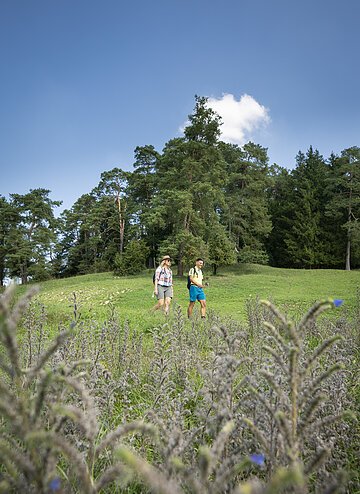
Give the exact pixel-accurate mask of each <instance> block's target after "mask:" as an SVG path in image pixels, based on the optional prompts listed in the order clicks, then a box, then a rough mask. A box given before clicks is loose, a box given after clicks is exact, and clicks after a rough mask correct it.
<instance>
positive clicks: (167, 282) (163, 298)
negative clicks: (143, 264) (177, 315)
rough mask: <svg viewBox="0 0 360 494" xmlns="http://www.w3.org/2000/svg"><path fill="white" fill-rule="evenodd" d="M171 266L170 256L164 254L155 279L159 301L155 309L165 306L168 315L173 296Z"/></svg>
mask: <svg viewBox="0 0 360 494" xmlns="http://www.w3.org/2000/svg"><path fill="white" fill-rule="evenodd" d="M170 266H171V258H170V256H164V257H163V258H162V259H161V262H160V265H159V266H158V267H157V269H156V271H155V279H154V285H155V286H154V293H155V295H156V297H157V300H158V302H157V304H156V305H155V307H154V308H153V310H154V311H155V310H158V309H162V308H164V312H165V315H166V316H167V315H168V314H169V309H170V302H171V299H172V298H173V277H172V271H171V267H170Z"/></svg>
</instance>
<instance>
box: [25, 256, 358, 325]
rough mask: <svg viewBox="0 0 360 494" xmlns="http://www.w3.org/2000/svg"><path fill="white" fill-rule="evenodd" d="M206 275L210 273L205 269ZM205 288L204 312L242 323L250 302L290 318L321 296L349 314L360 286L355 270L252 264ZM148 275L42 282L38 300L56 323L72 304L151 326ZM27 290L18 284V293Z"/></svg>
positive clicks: (155, 316)
mask: <svg viewBox="0 0 360 494" xmlns="http://www.w3.org/2000/svg"><path fill="white" fill-rule="evenodd" d="M205 275H208V273H207V272H206V269H205ZM207 280H208V282H209V287H208V288H207V289H206V295H207V304H208V310H211V311H215V312H216V313H217V314H218V315H220V316H221V317H231V318H234V319H238V320H243V319H245V317H246V303H247V301H249V300H251V299H256V298H257V297H259V298H260V299H264V298H265V299H269V300H271V301H273V302H274V303H275V304H276V305H278V306H279V307H280V308H281V309H282V310H284V311H285V312H287V313H288V314H290V315H291V316H292V317H294V318H296V316H297V315H298V314H300V313H303V312H304V311H306V310H307V309H308V308H309V307H310V306H311V305H312V304H313V303H314V302H315V301H317V300H320V299H324V298H329V297H330V298H339V299H343V300H344V306H343V310H346V311H351V312H352V311H353V310H354V309H355V307H356V305H357V302H356V301H357V292H358V288H359V287H360V272H359V271H350V272H349V271H341V270H296V269H281V268H273V267H269V266H260V265H254V264H248V265H241V266H236V267H233V268H226V269H225V268H224V269H222V270H220V272H219V275H217V276H211V275H210V276H208V277H207ZM152 289H153V285H152V271H147V272H144V273H142V274H141V275H138V276H131V277H114V276H113V274H112V273H98V274H91V275H83V276H77V277H73V278H66V279H59V280H51V281H46V282H43V283H41V284H40V293H39V295H38V297H37V300H39V301H40V302H41V303H42V304H44V306H45V308H46V312H47V314H48V316H49V318H50V319H52V320H53V322H54V323H59V322H64V321H66V320H71V319H72V318H73V310H74V304H76V307H77V311H78V312H79V313H81V318H82V319H95V320H99V319H100V320H101V319H103V318H105V317H107V315H108V314H109V311H110V310H113V309H114V310H115V311H116V312H117V314H118V315H119V317H120V319H121V320H125V319H127V320H129V321H130V322H132V323H136V325H137V326H140V327H144V328H145V329H146V328H149V327H152V326H153V325H154V324H158V323H159V322H160V321H162V318H163V315H162V314H160V313H152V312H151V308H152V306H153V305H154V304H155V299H154V298H152ZM25 290H26V287H25V286H21V287H20V289H19V292H20V293H22V292H24V291H25ZM173 302H174V303H173V308H174V307H176V306H180V307H181V309H182V311H183V312H185V309H186V307H187V304H188V291H187V289H186V277H185V276H183V277H182V278H177V277H175V281H174V301H173Z"/></svg>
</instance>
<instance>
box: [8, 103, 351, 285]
mask: <svg viewBox="0 0 360 494" xmlns="http://www.w3.org/2000/svg"><path fill="white" fill-rule="evenodd" d="M220 127H221V118H220V117H219V116H218V115H217V114H216V113H215V112H214V111H213V110H212V109H210V108H209V107H208V105H207V99H206V98H204V97H198V96H196V97H195V108H194V112H193V113H192V114H191V115H189V120H188V125H187V127H186V128H185V129H184V136H183V137H180V138H173V139H170V140H169V141H168V142H167V143H166V144H165V146H164V149H163V151H162V152H161V153H160V152H158V151H156V150H155V149H154V147H153V146H152V145H146V146H138V147H137V148H136V149H135V162H134V164H133V168H134V169H133V171H125V170H122V169H121V168H118V167H115V168H113V169H112V170H109V171H104V172H103V173H102V174H101V177H100V181H99V184H98V185H97V187H95V188H94V189H93V190H92V191H90V192H89V193H87V194H84V195H82V196H81V197H80V198H79V199H78V200H77V201H76V202H75V204H74V205H73V206H72V207H71V208H70V209H69V210H65V211H64V212H63V213H62V214H61V216H60V218H55V215H54V209H55V208H56V207H57V206H59V205H60V204H61V202H60V201H51V200H50V199H49V193H50V191H48V190H45V189H41V188H39V189H35V190H30V192H29V193H28V194H25V195H19V194H11V195H10V198H9V200H7V199H6V198H5V197H1V196H0V278H1V284H3V283H4V280H5V278H6V277H7V276H9V277H19V278H20V279H21V280H22V282H23V283H26V282H27V281H28V280H29V279H33V280H41V279H46V278H50V277H54V276H55V277H62V276H72V275H77V274H84V273H92V272H100V271H108V270H114V271H115V272H117V273H118V274H133V273H135V272H138V271H140V270H141V269H143V268H145V267H153V266H154V265H156V264H157V261H158V259H159V257H160V256H161V255H162V254H164V253H169V254H170V255H171V256H172V257H173V258H174V260H175V261H176V264H177V270H178V274H179V275H182V274H183V272H184V269H186V268H187V267H189V266H191V265H192V263H193V261H194V259H195V258H196V257H198V256H201V257H203V258H205V259H206V260H207V261H208V264H209V265H211V267H212V271H213V273H214V274H216V273H217V270H218V268H219V267H220V266H224V265H229V264H233V263H236V262H254V263H269V264H271V265H273V266H279V267H296V268H345V269H350V268H358V267H359V266H360V224H359V218H360V149H359V148H358V147H351V148H348V149H345V150H343V151H342V152H341V154H340V156H336V155H331V156H330V157H329V159H327V160H326V159H324V158H323V157H322V156H321V155H320V154H319V152H318V151H317V150H316V149H313V147H312V146H310V147H309V149H308V151H307V152H306V154H303V153H302V152H299V153H298V155H297V157H296V166H295V168H294V169H293V170H291V171H289V170H286V169H285V168H283V167H281V166H278V165H269V159H268V156H267V149H266V148H263V147H262V146H260V145H259V144H254V143H252V142H248V143H247V144H245V145H244V146H243V147H239V146H237V145H233V144H227V143H224V142H222V141H221V140H220Z"/></svg>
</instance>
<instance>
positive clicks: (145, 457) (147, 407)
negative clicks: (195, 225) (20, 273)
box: [0, 266, 360, 494]
mask: <svg viewBox="0 0 360 494" xmlns="http://www.w3.org/2000/svg"><path fill="white" fill-rule="evenodd" d="M286 274H287V277H285V275H286ZM334 274H335V277H334V278H333V276H332V275H333V273H330V272H325V271H324V272H314V273H312V275H311V276H309V273H308V272H299V273H297V272H285V271H283V270H273V269H270V268H264V267H261V268H259V267H256V266H247V267H243V268H242V270H241V272H234V271H228V272H226V273H225V272H224V273H223V274H222V276H219V277H214V278H211V279H210V287H209V290H208V299H209V305H210V306H212V310H210V311H209V316H208V318H207V320H206V321H205V322H203V321H201V320H200V319H199V318H198V314H197V313H195V317H194V319H192V320H191V321H188V320H187V319H185V318H184V316H183V314H184V306H185V307H186V291H185V290H184V288H182V289H181V292H180V290H179V291H178V293H177V295H176V297H177V299H176V300H175V301H174V303H173V306H172V313H171V316H170V317H169V318H168V319H165V318H164V316H163V315H162V314H159V313H157V314H150V313H149V311H148V309H150V307H151V306H152V304H153V300H152V298H151V276H149V274H146V276H145V275H143V276H139V277H134V278H125V279H114V278H112V277H111V276H110V275H107V274H103V275H97V276H83V277H77V278H74V279H68V280H60V281H56V282H55V281H54V282H47V283H45V284H44V285H43V286H42V287H41V288H42V290H41V292H40V294H38V295H36V293H34V292H33V293H27V295H26V296H25V298H22V299H18V297H17V302H16V301H15V300H14V298H13V294H12V293H11V290H9V291H7V292H5V293H4V294H3V295H2V296H1V298H0V344H1V349H0V357H1V358H0V367H1V371H0V372H1V381H0V417H1V418H0V428H1V438H2V439H1V440H0V464H1V465H0V492H6V493H7V492H25V493H27V492H29V493H33V492H34V493H50V492H58V493H70V492H71V493H72V492H74V493H76V492H79V493H96V492H102V493H117V492H119V493H120V492H122V493H129V494H130V493H140V492H141V493H142V492H149V491H151V492H156V493H157V492H159V493H160V492H161V493H168V494H170V493H171V494H173V493H175V494H176V493H183V492H187V493H196V494H197V493H198V494H200V493H210V494H212V493H214V494H215V493H217V494H220V493H227V492H228V493H233V494H235V493H238V494H240V493H242V494H247V493H248V494H257V493H259V494H260V493H274V494H275V493H279V492H292V493H299V494H305V493H312V492H318V493H320V492H321V493H325V492H326V493H327V492H328V493H330V492H344V493H352V494H353V493H356V492H358V490H357V489H358V486H359V483H360V477H359V473H358V471H357V463H356V462H357V453H358V444H359V439H360V433H359V423H358V422H357V421H356V414H357V413H358V412H359V404H360V403H359V402H360V389H359V383H358V379H357V376H358V371H359V343H360V341H359V332H358V327H359V323H360V314H359V311H358V309H357V308H358V306H359V300H358V299H357V298H356V297H357V295H356V289H355V288H356V280H357V278H356V277H355V275H356V273H343V274H344V275H349V274H351V276H352V278H351V279H349V278H346V277H344V278H342V276H341V275H340V274H339V273H338V274H339V275H337V274H336V273H334ZM282 278H283V281H281V280H282ZM300 280H301V281H300ZM354 281H355V284H354V283H353V282H354ZM275 282H276V286H277V287H279V290H277V289H276V290H275V289H273V288H271V287H272V284H273V283H275ZM320 282H321V283H320ZM184 285H185V279H183V280H181V286H182V287H184ZM301 286H302V287H303V288H302V293H301V297H303V298H302V299H301V298H300V299H299V298H297V297H298V296H299V295H298V294H299V291H300V290H301ZM140 287H141V288H140ZM226 287H228V288H227V289H226ZM236 287H237V288H236ZM240 287H242V289H244V292H242V291H241V289H240ZM245 287H247V289H248V294H247V295H248V296H247V297H246V295H245ZM250 287H251V288H252V289H253V291H252V292H249V290H250ZM335 287H336V294H335V297H334V298H333V299H329V295H330V292H333V290H334V289H335ZM110 288H111V290H110ZM261 289H262V290H264V291H261ZM22 290H24V289H23V288H21V289H20V290H19V291H18V294H17V295H19V292H21V291H22ZM33 290H35V288H34V289H33ZM211 290H213V295H211ZM258 290H259V292H258ZM182 292H185V294H184V295H182ZM250 293H253V296H252V297H249V295H250ZM145 294H146V297H145ZM236 295H237V299H238V305H243V306H244V309H243V310H242V311H241V314H240V313H239V317H238V318H237V317H230V316H234V308H235V306H236V305H235V298H236ZM257 295H260V296H263V295H265V296H266V295H268V296H269V297H270V298H272V299H273V300H274V302H275V305H274V304H273V303H270V302H265V303H260V302H259V298H258V297H257ZM318 295H324V296H325V300H324V301H323V302H318V303H316V304H315V305H314V306H313V307H312V309H311V310H310V311H308V312H307V313H306V315H304V314H303V315H302V316H301V315H300V311H302V309H303V304H307V303H308V302H310V301H311V303H310V304H308V307H310V306H311V305H312V301H313V299H316V298H318V297H317V296H318ZM182 297H183V298H182ZM212 297H213V298H212ZM342 297H344V299H345V300H344V303H343V302H342V300H341V299H342ZM300 300H301V302H300ZM179 302H181V305H179ZM44 304H45V305H44ZM216 304H219V305H218V308H219V311H217V310H214V306H215V307H216ZM278 304H279V306H281V311H280V310H279V309H278V308H277V307H276V305H278ZM346 307H347V309H346ZM328 309H330V310H328ZM286 312H288V313H289V315H291V317H288V316H286V315H285V313H286ZM142 313H146V316H145V315H144V316H142V315H141V314H142ZM127 314H129V315H130V317H126V315H127ZM136 316H138V317H137V318H136ZM142 317H143V319H142ZM291 318H294V319H295V320H296V321H297V322H296V323H293V322H292V320H291ZM150 323H151V324H150Z"/></svg>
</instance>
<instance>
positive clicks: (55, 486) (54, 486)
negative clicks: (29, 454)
mask: <svg viewBox="0 0 360 494" xmlns="http://www.w3.org/2000/svg"><path fill="white" fill-rule="evenodd" d="M60 487H61V482H60V479H59V477H55V478H54V479H52V481H51V482H50V484H49V489H50V492H57V491H58V490H59V489H60Z"/></svg>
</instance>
